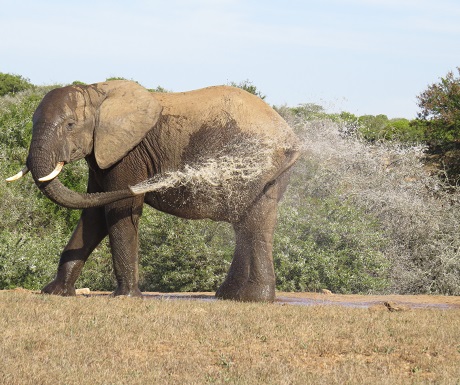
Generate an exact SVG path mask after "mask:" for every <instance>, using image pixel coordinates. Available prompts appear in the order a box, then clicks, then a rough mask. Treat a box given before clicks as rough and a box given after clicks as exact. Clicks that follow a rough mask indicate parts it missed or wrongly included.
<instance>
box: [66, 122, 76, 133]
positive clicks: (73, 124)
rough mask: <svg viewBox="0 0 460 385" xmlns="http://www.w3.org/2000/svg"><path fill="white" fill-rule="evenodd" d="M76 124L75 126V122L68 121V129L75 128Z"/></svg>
mask: <svg viewBox="0 0 460 385" xmlns="http://www.w3.org/2000/svg"><path fill="white" fill-rule="evenodd" d="M74 126H75V122H68V123H67V129H68V130H69V131H71V130H72V129H73V127H74Z"/></svg>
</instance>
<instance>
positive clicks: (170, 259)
mask: <svg viewBox="0 0 460 385" xmlns="http://www.w3.org/2000/svg"><path fill="white" fill-rule="evenodd" d="M51 88H52V87H49V88H47V87H37V88H34V89H30V90H26V91H23V92H19V93H16V94H14V95H7V96H3V97H2V98H0V127H1V129H0V158H1V159H2V160H3V161H2V162H0V173H1V174H2V175H4V176H9V175H12V174H13V173H15V172H16V171H17V170H18V168H20V167H21V166H22V164H23V163H24V161H25V157H26V155H27V150H28V145H29V140H30V130H31V116H32V113H33V111H34V110H35V108H36V106H37V105H38V103H39V101H40V99H41V98H42V96H43V95H44V94H45V93H46V92H47V91H48V90H49V89H51ZM278 111H279V112H280V113H281V114H283V116H284V117H285V119H286V120H287V121H288V122H289V123H290V124H291V125H292V126H293V127H294V128H295V130H296V131H297V132H298V134H299V135H300V137H301V138H302V139H303V142H304V154H303V158H302V159H301V160H300V161H299V162H298V164H297V165H296V166H295V168H294V170H293V173H292V178H291V184H290V186H289V188H288V190H287V192H286V195H285V199H284V201H283V202H282V204H281V207H280V212H279V220H278V227H277V230H276V233H275V236H276V238H275V250H274V259H275V266H276V273H277V287H278V289H282V290H318V289H320V288H329V289H331V290H333V291H335V292H376V291H391V292H399V293H443V294H460V261H459V258H458V250H460V234H459V232H458V218H459V217H460V204H459V201H460V198H459V195H458V191H457V190H456V189H455V188H451V189H450V192H449V193H448V192H446V190H445V189H444V186H443V185H442V182H441V181H440V180H439V179H437V178H436V177H434V176H431V175H430V174H429V173H428V172H427V170H426V168H425V166H424V164H423V163H422V161H421V160H422V159H423V157H424V156H425V154H424V150H425V149H424V147H422V146H413V145H408V144H407V143H406V144H404V145H402V144H401V143H399V142H398V141H397V140H393V141H379V140H375V141H374V142H369V141H368V140H363V138H362V136H360V135H359V134H356V133H357V132H358V130H359V128H360V127H361V126H360V125H359V124H358V123H359V118H357V117H356V116H354V115H353V114H347V113H341V114H332V115H331V114H325V115H324V111H323V110H321V109H320V108H317V107H315V106H314V105H303V106H299V107H298V108H297V110H293V109H291V108H288V107H281V108H279V109H278ZM383 120H384V119H382V121H383ZM388 122H389V123H391V122H392V121H391V120H389V121H388ZM388 122H387V123H388ZM398 124H400V125H401V126H400V127H399V128H395V131H404V130H406V129H407V122H401V123H398ZM398 135H399V134H398ZM398 135H395V138H397V137H398ZM86 178H87V166H86V164H85V162H84V161H80V162H77V163H74V164H71V165H68V166H66V168H65V172H64V173H63V175H62V179H63V182H64V183H65V184H66V185H67V186H69V187H70V188H72V189H76V190H79V191H83V190H84V189H85V185H86ZM0 210H1V211H2V212H3V213H4V215H3V216H2V220H1V221H0V288H9V287H14V286H24V287H27V288H31V289H39V288H41V287H42V286H43V285H45V284H46V283H47V282H49V281H50V280H51V279H52V277H53V276H54V274H55V270H56V266H57V262H58V259H59V254H60V252H61V251H62V249H63V247H64V245H65V243H66V242H67V240H68V239H69V237H70V235H71V233H72V231H73V228H74V227H75V225H76V222H77V220H78V217H79V211H77V210H67V209H64V208H61V207H59V206H57V205H55V204H54V203H52V202H50V201H49V200H48V199H47V198H45V197H44V196H43V195H42V194H41V193H40V192H39V190H38V189H37V188H36V186H35V185H34V183H33V181H32V180H31V178H28V177H25V178H23V179H22V180H21V181H20V182H16V183H12V184H8V185H6V186H5V185H3V187H2V186H0ZM140 228H141V231H140V258H141V261H140V275H141V287H142V290H152V291H157V290H161V291H185V290H187V291H199V290H215V288H216V287H217V286H218V285H219V284H220V283H221V282H222V280H223V278H224V276H225V274H226V271H227V268H228V266H229V263H230V260H231V257H232V252H233V247H234V240H233V234H232V230H231V228H230V226H228V225H225V224H222V223H214V222H210V221H185V220H182V219H179V218H176V217H173V216H170V215H167V214H163V213H159V212H156V211H154V210H151V209H149V208H147V207H146V208H145V210H144V215H143V217H142V219H141V227H140ZM111 272H112V262H111V257H110V249H109V245H108V242H107V241H104V242H103V243H102V244H101V245H100V246H99V247H98V248H97V249H96V250H95V252H94V253H93V255H92V256H90V258H89V260H88V262H87V263H86V266H85V268H84V269H83V273H82V276H81V277H80V278H79V280H78V282H77V284H78V285H79V286H88V287H90V288H91V289H93V290H96V289H100V290H112V289H113V287H114V280H113V274H112V273H111Z"/></svg>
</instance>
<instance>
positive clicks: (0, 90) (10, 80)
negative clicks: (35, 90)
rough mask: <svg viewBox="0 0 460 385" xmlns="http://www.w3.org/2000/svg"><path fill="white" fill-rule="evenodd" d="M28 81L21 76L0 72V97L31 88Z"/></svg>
mask: <svg viewBox="0 0 460 385" xmlns="http://www.w3.org/2000/svg"><path fill="white" fill-rule="evenodd" d="M32 87H33V85H32V84H31V83H30V82H29V79H26V78H24V77H22V76H21V75H13V74H5V73H1V72H0V96H3V95H7V94H14V93H16V92H19V91H24V90H27V89H28V88H32Z"/></svg>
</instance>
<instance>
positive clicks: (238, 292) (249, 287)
mask: <svg viewBox="0 0 460 385" xmlns="http://www.w3.org/2000/svg"><path fill="white" fill-rule="evenodd" d="M216 297H217V298H220V299H226V300H233V301H241V302H273V301H274V300H275V285H274V284H271V283H269V284H263V283H255V282H246V283H245V284H244V285H241V286H239V287H235V286H232V285H225V286H224V285H222V286H221V287H220V288H219V289H218V290H217V292H216Z"/></svg>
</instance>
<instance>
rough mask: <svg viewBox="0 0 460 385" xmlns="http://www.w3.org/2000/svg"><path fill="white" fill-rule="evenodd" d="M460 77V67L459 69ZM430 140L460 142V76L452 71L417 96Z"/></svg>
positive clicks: (420, 114)
mask: <svg viewBox="0 0 460 385" xmlns="http://www.w3.org/2000/svg"><path fill="white" fill-rule="evenodd" d="M457 72H458V74H459V75H460V67H458V68H457ZM417 100H418V106H419V107H420V112H419V113H418V118H419V119H420V120H421V121H422V122H423V123H424V127H425V129H426V136H427V138H428V140H430V141H435V142H446V141H447V142H452V141H456V140H460V76H455V75H454V73H453V72H452V71H450V72H448V73H447V75H446V76H445V77H442V78H440V81H439V82H438V83H433V84H430V85H429V86H428V88H427V89H426V90H425V91H423V92H422V93H421V94H420V95H418V96H417Z"/></svg>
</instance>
